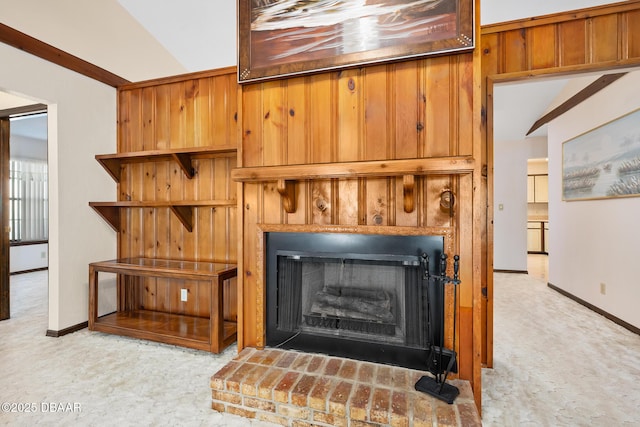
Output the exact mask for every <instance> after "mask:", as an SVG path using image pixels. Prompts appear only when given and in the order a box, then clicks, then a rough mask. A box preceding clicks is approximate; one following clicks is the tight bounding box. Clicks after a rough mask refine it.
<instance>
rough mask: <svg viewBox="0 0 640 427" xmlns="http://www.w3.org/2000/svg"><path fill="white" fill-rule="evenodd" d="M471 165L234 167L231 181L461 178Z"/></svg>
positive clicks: (408, 162)
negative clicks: (440, 176) (430, 175)
mask: <svg viewBox="0 0 640 427" xmlns="http://www.w3.org/2000/svg"><path fill="white" fill-rule="evenodd" d="M474 165H475V162H474V160H473V157H471V156H455V157H434V158H425V159H403V160H375V161H363V162H345V163H313V164H306V165H281V166H257V167H246V168H235V169H233V170H232V171H231V178H232V179H233V180H235V181H241V182H262V181H278V180H291V181H304V180H310V179H330V178H359V177H387V176H404V175H429V174H435V175H437V174H441V175H442V174H447V175H452V174H453V175H464V174H468V173H471V172H473V168H474Z"/></svg>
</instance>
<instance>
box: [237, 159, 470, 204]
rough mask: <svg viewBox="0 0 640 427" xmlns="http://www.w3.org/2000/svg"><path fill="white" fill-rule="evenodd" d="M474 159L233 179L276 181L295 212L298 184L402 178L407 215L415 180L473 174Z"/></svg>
mask: <svg viewBox="0 0 640 427" xmlns="http://www.w3.org/2000/svg"><path fill="white" fill-rule="evenodd" d="M474 165H475V162H474V160H473V157H471V156H454V157H433V158H424V159H402V160H373V161H362V162H344V163H314V164H306V165H281V166H255V167H246V168H235V169H233V170H232V171H231V179H233V180H235V181H240V182H264V181H277V183H278V185H277V189H278V192H279V193H280V198H281V202H282V207H283V209H284V210H285V211H286V212H288V213H293V212H295V211H296V182H297V181H305V180H312V179H335V178H342V179H349V178H351V179H352V178H368V177H371V178H375V177H392V176H397V177H399V176H401V177H402V185H403V199H404V200H403V201H404V210H405V212H413V209H414V207H415V177H416V176H418V175H465V174H469V173H472V172H473V168H474Z"/></svg>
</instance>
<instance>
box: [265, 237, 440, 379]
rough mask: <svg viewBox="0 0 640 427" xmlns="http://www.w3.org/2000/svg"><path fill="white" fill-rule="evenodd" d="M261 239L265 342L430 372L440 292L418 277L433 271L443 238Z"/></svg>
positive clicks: (438, 328) (438, 316) (437, 288)
mask: <svg viewBox="0 0 640 427" xmlns="http://www.w3.org/2000/svg"><path fill="white" fill-rule="evenodd" d="M265 240H266V248H267V256H266V304H267V312H266V317H267V319H266V320H267V327H266V344H267V346H269V347H279V348H285V349H295V350H301V351H309V352H315V353H323V354H329V355H333V356H340V357H350V358H353V359H358V360H367V361H372V362H378V363H386V364H392V365H397V366H404V367H408V368H413V369H420V370H431V371H432V372H433V370H434V366H433V358H431V360H432V361H431V363H429V359H430V354H429V352H430V349H432V345H433V343H439V342H440V337H441V334H442V332H441V331H442V328H441V326H442V321H443V318H444V316H443V310H444V307H443V301H444V298H443V297H442V296H443V295H442V292H443V290H442V288H441V287H437V286H433V285H431V286H430V285H429V281H428V280H423V278H424V277H425V269H427V268H428V269H429V273H430V274H431V275H436V274H437V273H436V271H435V269H436V266H437V265H438V262H437V261H436V260H439V259H440V257H441V255H442V254H443V252H444V237H442V236H413V235H412V236H397V235H391V236H388V235H370V234H343V233H281V232H277V233H267V234H266V237H265ZM425 255H426V257H428V258H429V259H431V260H433V262H431V263H427V262H425V259H426V257H425ZM449 354H450V353H449V352H448V353H447V355H446V357H448V356H449ZM443 362H444V363H447V362H448V360H445V361H441V362H440V363H443Z"/></svg>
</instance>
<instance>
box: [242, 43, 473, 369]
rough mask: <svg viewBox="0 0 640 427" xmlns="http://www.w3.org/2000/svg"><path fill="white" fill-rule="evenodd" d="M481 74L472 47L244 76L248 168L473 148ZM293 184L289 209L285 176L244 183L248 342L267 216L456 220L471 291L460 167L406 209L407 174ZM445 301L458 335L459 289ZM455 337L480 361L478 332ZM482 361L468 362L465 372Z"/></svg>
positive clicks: (423, 189) (310, 220)
mask: <svg viewBox="0 0 640 427" xmlns="http://www.w3.org/2000/svg"><path fill="white" fill-rule="evenodd" d="M473 77H474V60H473V55H472V54H459V55H451V56H443V57H434V58H428V59H422V60H415V61H407V62H401V63H396V64H383V65H376V66H371V67H363V68H358V69H350V70H343V71H336V72H329V73H323V74H316V75H311V76H305V77H298V78H292V79H285V80H277V81H272V82H267V83H258V84H251V85H243V86H242V88H241V110H242V112H241V114H240V117H241V118H242V120H241V122H240V124H239V126H240V129H241V134H242V150H241V151H242V157H241V164H240V165H239V166H240V167H255V166H270V167H273V166H276V167H277V166H279V165H294V164H306V163H334V162H346V161H368V160H388V159H406V158H420V157H441V156H456V155H472V154H473V150H474V130H473V126H472V123H473V122H474V120H477V119H474V117H478V112H477V111H476V112H474V110H473V108H474V93H475V89H474V86H473ZM475 96H476V97H477V96H478V95H477V94H476V95H475ZM476 99H477V98H476ZM466 182H470V180H467V181H466ZM295 186H296V207H297V209H296V211H295V212H292V213H286V212H285V211H284V209H283V206H282V201H281V198H280V195H279V193H278V192H277V189H276V182H264V183H250V182H245V183H243V185H242V195H241V197H242V204H243V212H242V217H243V218H242V226H243V230H242V236H243V251H242V252H243V266H244V271H243V279H242V280H243V283H242V295H243V299H242V301H243V321H242V328H241V329H242V335H241V338H240V340H241V343H240V346H241V347H244V346H258V347H259V346H262V345H264V336H263V334H264V326H263V322H264V313H263V311H262V310H263V307H260V306H259V304H257V302H256V298H258V296H259V295H262V294H263V292H264V289H262V286H263V281H262V279H261V275H262V273H263V272H262V268H263V266H262V264H261V262H262V254H261V250H262V248H260V247H258V246H257V245H259V244H260V243H261V242H260V241H257V240H256V238H257V235H258V230H259V227H260V225H262V224H284V225H286V224H295V225H308V226H313V227H315V226H320V227H327V228H330V227H331V226H335V225H339V226H345V225H346V226H373V227H379V232H380V233H385V232H390V231H388V230H389V228H390V227H396V226H403V227H413V228H415V229H420V228H425V227H445V228H451V229H453V230H454V231H453V235H454V239H455V243H454V247H455V248H456V250H458V248H464V252H463V253H461V252H457V253H460V255H461V257H462V259H463V263H465V262H466V263H467V264H468V266H467V267H466V268H465V269H464V270H463V282H464V285H463V290H462V289H461V290H460V292H462V293H464V294H465V295H470V294H472V293H473V273H472V268H471V263H472V258H473V256H472V247H473V240H472V239H473V232H472V231H471V230H469V229H468V228H464V229H465V231H467V232H465V233H464V234H462V233H459V232H458V231H457V229H458V228H459V224H460V223H464V224H465V227H466V226H467V225H469V224H471V223H472V222H471V220H470V219H469V220H465V221H461V220H460V217H461V216H466V217H467V218H472V215H473V209H472V206H473V190H472V188H471V187H469V186H467V187H465V188H464V191H465V194H461V191H462V189H463V188H462V187H461V186H460V181H459V180H458V179H457V178H455V177H454V176H449V175H426V176H416V177H415V198H414V200H415V202H414V209H413V210H412V211H410V212H406V211H405V210H404V188H403V178H402V177H375V178H373V177H372V178H367V177H364V178H354V179H310V180H305V181H296V182H295ZM449 189H450V190H453V192H454V193H455V194H456V197H461V198H466V199H467V200H468V203H466V204H465V205H463V206H464V208H462V209H460V208H458V207H457V206H455V207H454V210H453V214H452V213H451V212H450V211H449V210H447V209H443V208H442V207H441V205H440V195H441V193H442V192H443V191H444V190H449ZM385 230H387V231H385ZM463 240H464V243H463V244H461V241H463ZM448 300H449V302H448V304H449V308H450V309H449V310H448V316H449V318H448V320H449V324H450V330H449V331H448V338H447V339H448V340H449V341H448V342H449V344H452V340H451V338H452V332H453V324H454V322H453V318H452V317H451V316H452V315H453V310H452V307H453V299H452V293H450V295H449V297H448ZM464 304H466V305H467V308H468V309H469V310H472V309H473V306H472V304H473V298H470V297H466V298H465V299H464ZM465 327H468V328H471V327H472V325H465ZM469 337H472V335H471V334H470V335H469ZM457 347H458V351H459V352H461V353H462V354H464V355H465V360H467V361H468V360H471V362H470V363H472V364H473V363H475V362H474V352H473V350H472V349H473V342H472V338H469V339H468V340H466V341H463V342H462V341H459V342H458V343H457ZM478 366H479V365H478ZM476 369H477V368H476V367H474V366H469V367H467V369H466V371H465V372H467V373H469V372H474V370H476ZM469 379H471V376H469Z"/></svg>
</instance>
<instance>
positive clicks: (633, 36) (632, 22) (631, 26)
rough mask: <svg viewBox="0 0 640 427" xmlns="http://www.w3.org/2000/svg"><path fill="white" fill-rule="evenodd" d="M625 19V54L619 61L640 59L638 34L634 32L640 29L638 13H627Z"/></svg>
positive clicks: (639, 36)
mask: <svg viewBox="0 0 640 427" xmlns="http://www.w3.org/2000/svg"><path fill="white" fill-rule="evenodd" d="M625 18H626V26H625V28H626V31H625V33H624V34H625V37H626V45H627V50H626V54H625V55H624V56H623V57H622V58H621V59H629V58H638V57H640V32H638V31H634V30H635V29H637V28H640V11H639V10H635V11H631V12H627V13H626V14H625Z"/></svg>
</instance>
